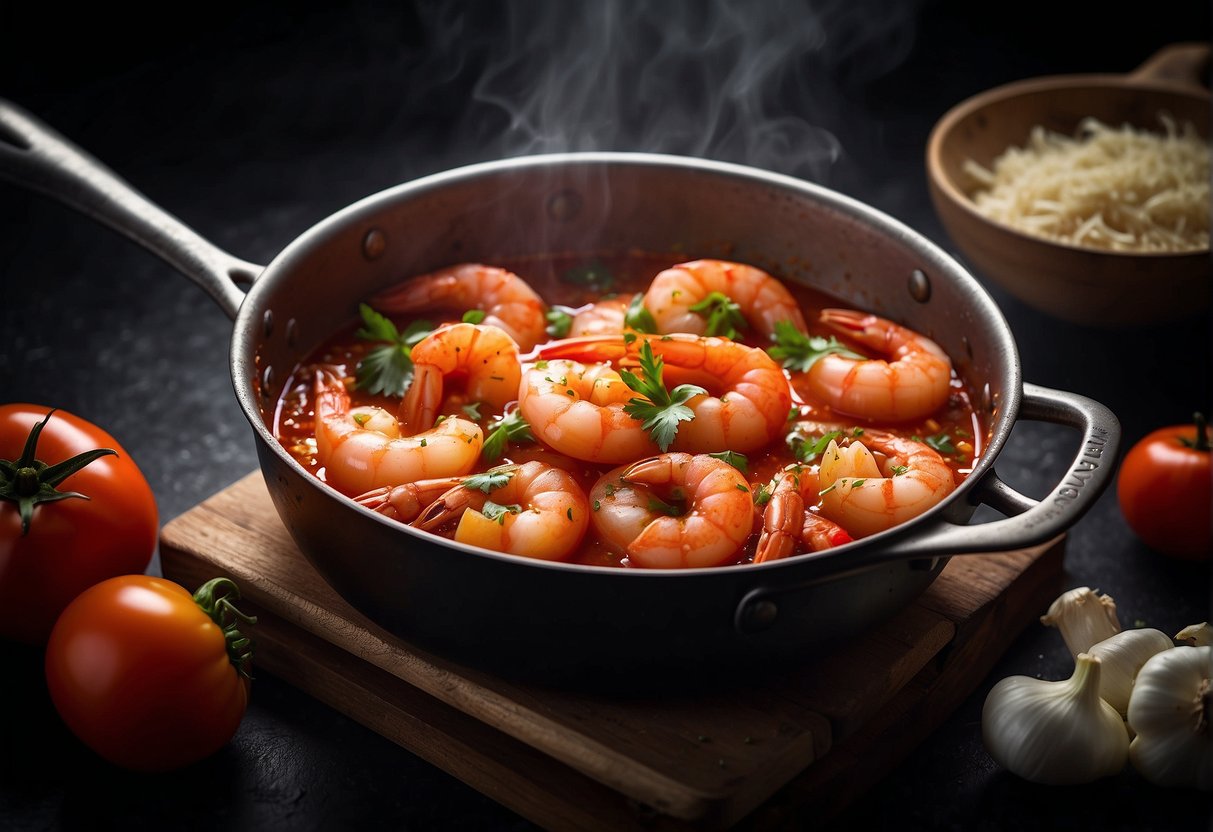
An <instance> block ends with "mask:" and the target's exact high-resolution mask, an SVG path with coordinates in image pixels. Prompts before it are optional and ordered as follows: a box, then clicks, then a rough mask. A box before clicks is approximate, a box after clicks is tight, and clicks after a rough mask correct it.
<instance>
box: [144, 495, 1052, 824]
mask: <svg viewBox="0 0 1213 832" xmlns="http://www.w3.org/2000/svg"><path fill="white" fill-rule="evenodd" d="M1063 549H1064V537H1059V538H1057V539H1055V540H1053V541H1051V542H1049V543H1048V544H1045V545H1042V546H1039V547H1035V548H1032V549H1028V550H1022V551H1016V552H1010V553H1003V554H990V555H982V556H980V557H956V558H953V559H952V560H951V561H950V562H949V563H948V565H947V567H946V568H945V569H944V570H943V572H942V573H941V574H940V576H939V578H937V579H936V580H935V582H934V583H933V584H932V585H931V586H930V587H929V588H928V590H927V591H926V592H925V593H924V594H923V595H922V596H921V597H920V598H919V599H918V600H917V601H915V603H913V604H911V605H910V606H909V607H907V608H906V609H905V610H903V611H901V612H900V613H898V614H897V615H896V617H894V619H892V620H891V621H889V622H888V623H886V624H885V625H883V626H881V627H879V628H878V629H876V630H874V631H873V632H871V633H869V634H868V635H866V636H864V637H863V638H861V639H859V640H856V641H854V642H851V643H848V644H845V645H842V646H840V649H839V650H838V651H837V652H836V653H834V654H832V655H828V656H825V657H818V658H816V659H814V660H812V661H811V662H806V663H804V664H801V665H799V666H789V667H788V668H787V670H786V673H780V674H772V675H770V676H767V677H764V678H762V679H758V680H754V683H753V684H752V685H746V686H742V687H734V688H732V689H727V690H719V691H712V690H705V691H702V692H698V693H695V694H693V695H692V694H679V695H677V696H669V695H666V696H652V697H642V696H630V697H627V698H619V697H610V696H606V695H601V694H598V695H596V694H593V693H584V692H582V693H578V692H572V691H567V690H556V689H549V688H545V687H541V686H533V685H526V684H519V683H515V682H510V681H506V680H503V679H500V678H498V677H495V676H492V675H490V674H486V673H483V672H480V671H477V670H474V669H471V668H468V667H463V666H460V665H456V664H453V663H451V662H448V661H445V660H444V659H442V658H441V657H438V656H435V655H432V654H429V653H426V652H425V651H423V650H420V649H418V648H416V647H414V646H413V645H411V644H409V643H407V642H405V641H403V640H401V639H399V638H396V637H395V636H393V635H391V634H389V633H387V632H386V631H384V630H382V629H381V628H379V627H378V626H376V625H375V624H373V623H372V622H371V621H369V620H368V619H366V618H365V617H364V616H362V615H361V614H360V613H358V612H357V611H355V610H354V609H353V608H351V607H350V606H349V605H348V604H346V603H345V602H344V601H343V600H342V599H341V598H339V597H338V596H337V595H336V593H335V592H334V591H333V590H332V589H331V588H330V587H329V586H328V585H327V584H326V583H325V582H324V581H323V580H322V579H321V578H320V576H319V575H318V574H317V573H316V571H315V570H314V569H313V568H312V567H311V566H310V564H309V563H308V562H307V560H306V559H305V558H304V556H303V555H302V554H301V553H300V552H299V550H298V549H297V548H296V546H295V545H294V542H293V541H292V540H291V538H290V537H289V535H288V534H287V532H286V530H285V528H284V527H283V525H282V523H281V522H280V521H279V519H278V515H277V514H276V513H275V511H274V508H273V505H272V503H271V501H270V497H269V494H268V492H267V490H266V486H265V483H264V481H263V480H262V478H261V474H260V473H253V474H250V475H248V476H247V477H245V478H244V479H242V480H240V481H238V482H236V483H235V484H233V485H232V486H230V487H228V488H227V489H225V490H223V491H221V492H220V493H218V494H216V495H214V496H213V497H211V498H209V499H207V500H206V501H204V502H203V503H201V504H200V505H198V506H196V507H195V508H193V509H191V510H190V511H188V512H186V513H185V514H183V515H181V516H180V517H177V518H176V519H174V520H172V521H171V522H169V523H168V524H166V525H165V526H164V528H163V530H162V533H161V551H160V556H161V564H162V568H163V572H164V575H165V576H166V577H168V578H170V579H172V580H175V581H178V582H179V583H181V584H184V585H185V586H186V587H188V588H190V589H193V588H196V587H197V586H198V585H200V584H201V583H203V582H204V581H206V580H208V579H210V578H213V577H216V576H218V575H227V576H230V577H231V578H233V579H234V580H235V581H236V582H237V583H238V584H239V586H240V587H241V590H242V593H243V596H244V599H245V601H244V602H242V604H241V606H242V608H244V607H247V608H248V609H249V611H250V612H253V613H255V614H256V615H257V616H258V619H259V620H258V622H257V624H256V625H255V626H254V627H253V628H251V630H252V632H251V635H252V637H253V639H254V641H255V645H256V656H255V666H256V667H257V668H258V669H260V670H262V671H268V672H270V673H273V674H275V675H277V676H279V677H280V678H282V679H284V680H286V681H287V682H289V683H291V684H293V685H296V686H297V687H299V688H300V689H302V690H304V691H306V692H307V693H309V694H311V695H313V696H315V697H316V698H317V699H319V700H320V701H322V702H325V703H327V704H328V705H330V706H331V707H333V708H335V709H337V710H338V711H341V712H342V713H344V714H347V715H348V716H350V717H351V718H353V719H354V720H356V721H358V722H360V723H362V724H363V725H366V726H367V727H369V728H371V729H372V730H374V731H377V732H378V733H380V734H382V735H383V736H384V737H386V738H388V739H390V740H392V741H393V742H396V743H398V744H399V745H401V746H403V747H405V748H407V749H408V750H410V751H412V752H413V753H415V754H417V755H418V756H420V757H422V758H424V759H425V760H427V761H429V762H430V763H432V764H434V765H435V766H438V767H439V768H442V769H443V770H445V771H447V772H449V773H450V774H452V775H453V776H455V777H458V778H459V779H461V780H463V781H464V782H466V783H468V784H469V785H471V786H472V787H474V788H476V789H478V790H480V791H481V792H483V793H485V794H487V795H488V796H490V797H492V798H494V799H495V800H497V801H499V802H500V803H502V804H503V805H505V806H507V807H509V808H510V809H512V810H514V811H516V812H518V813H519V814H521V815H523V816H525V817H527V818H529V819H531V820H533V821H534V822H535V823H537V824H539V825H540V826H544V827H546V828H549V829H578V830H594V829H602V830H620V829H625V830H626V829H642V828H643V829H648V830H653V829H658V830H660V829H683V828H696V829H720V828H728V827H733V826H736V825H738V824H739V823H740V824H741V825H743V826H745V827H747V828H752V829H758V828H763V827H766V826H777V825H782V824H784V823H786V822H787V820H788V818H789V817H794V816H799V815H801V814H803V813H805V812H808V813H811V814H810V815H809V816H811V817H813V818H815V819H817V820H821V819H823V818H827V817H829V816H831V815H832V814H835V813H837V812H838V811H839V810H840V809H842V808H843V807H845V806H846V805H847V804H848V803H849V802H850V801H852V800H853V799H854V798H856V797H857V796H859V795H861V794H862V793H863V791H864V790H865V789H867V788H868V787H870V786H871V785H873V784H874V783H875V782H876V781H878V780H879V779H880V778H881V777H882V776H884V774H886V773H887V772H888V771H889V770H890V769H892V768H893V767H894V766H895V765H896V764H897V763H898V762H899V761H900V760H901V759H903V758H904V757H905V755H906V754H908V753H909V752H910V751H911V750H912V749H913V748H914V747H915V746H916V745H917V744H918V743H919V742H920V741H921V740H922V739H923V738H924V737H925V736H927V734H928V733H929V732H930V731H931V730H933V729H934V728H935V727H937V726H938V725H939V724H940V723H941V722H942V721H943V720H944V719H945V718H946V717H947V716H948V714H949V713H951V711H952V710H953V709H954V708H955V707H956V706H957V705H958V704H959V703H960V702H961V701H962V700H963V699H964V698H965V697H966V696H967V695H968V694H969V693H971V692H972V690H973V689H974V688H975V687H976V686H977V684H978V683H979V682H980V681H981V680H982V678H984V676H985V675H986V674H987V673H988V672H989V670H990V668H991V667H992V666H993V664H994V663H995V661H996V660H997V659H998V657H999V656H1000V655H1001V654H1002V653H1003V652H1004V651H1005V650H1006V648H1007V647H1008V646H1009V645H1010V643H1011V642H1012V641H1013V640H1014V638H1015V637H1016V636H1017V635H1018V634H1019V633H1020V632H1022V630H1023V629H1024V628H1025V627H1026V626H1027V625H1029V624H1030V623H1033V622H1035V621H1036V620H1037V618H1038V616H1039V615H1040V614H1041V613H1042V612H1043V611H1044V610H1045V609H1046V608H1047V607H1048V605H1049V603H1050V602H1051V601H1052V600H1053V599H1054V598H1056V597H1057V595H1058V594H1060V592H1061V588H1062V556H1063ZM253 695H254V697H255V696H256V690H255V688H254V694H253Z"/></svg>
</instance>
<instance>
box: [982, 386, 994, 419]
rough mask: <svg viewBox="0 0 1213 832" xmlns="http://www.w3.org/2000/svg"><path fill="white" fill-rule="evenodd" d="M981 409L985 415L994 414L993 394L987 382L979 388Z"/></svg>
mask: <svg viewBox="0 0 1213 832" xmlns="http://www.w3.org/2000/svg"><path fill="white" fill-rule="evenodd" d="M981 409H982V410H984V411H985V412H986V413H993V412H994V393H993V391H992V390H990V382H988V381H987V382H986V383H985V384H983V385H982V386H981Z"/></svg>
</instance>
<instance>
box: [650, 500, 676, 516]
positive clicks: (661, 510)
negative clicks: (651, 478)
mask: <svg viewBox="0 0 1213 832" xmlns="http://www.w3.org/2000/svg"><path fill="white" fill-rule="evenodd" d="M649 511H652V512H656V513H657V514H668V515H669V516H670V517H681V516H682V514H683V511H682V509H680V508H679V507H678V506H676V505H673V504H672V503H667V502H666V501H665V500H661V499H658V498H657V497H652V496H650V497H649Z"/></svg>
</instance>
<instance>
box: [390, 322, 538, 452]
mask: <svg viewBox="0 0 1213 832" xmlns="http://www.w3.org/2000/svg"><path fill="white" fill-rule="evenodd" d="M412 357H413V381H412V383H411V384H410V385H409V389H408V390H407V391H406V392H405V394H404V399H403V400H402V401H401V402H400V410H399V413H398V416H399V418H400V423H401V425H402V426H403V427H404V428H405V430H406V432H408V433H416V432H418V431H421V430H426V429H428V428H430V427H432V426H433V424H434V420H435V419H437V418H438V415H439V412H440V410H441V407H442V401H443V393H444V391H445V389H446V385H445V380H446V378H447V377H448V376H451V375H455V374H459V375H464V376H466V378H467V387H466V391H467V392H466V394H467V397H468V398H469V399H470V400H472V401H482V402H488V403H489V404H490V405H493V406H494V407H504V406H505V405H506V404H508V403H509V402H512V401H514V399H516V398H517V397H518V382H519V379H520V378H521V377H522V367H521V365H520V364H519V363H518V344H517V343H515V341H514V339H513V338H511V337H510V336H509V335H507V334H506V332H505V331H504V330H503V329H501V328H500V327H496V326H489V325H488V324H462V323H461V324H449V325H447V326H442V327H439V328H438V329H436V330H434V331H433V332H431V333H430V334H429V335H427V336H426V337H425V338H423V339H422V340H421V341H419V342H417V344H416V346H414V347H413V350H412Z"/></svg>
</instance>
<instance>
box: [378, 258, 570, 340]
mask: <svg viewBox="0 0 1213 832" xmlns="http://www.w3.org/2000/svg"><path fill="white" fill-rule="evenodd" d="M370 305H371V306H372V307H374V308H375V309H377V310H379V311H380V312H385V313H386V312H397V313H417V312H422V311H423V310H429V309H433V308H435V307H452V308H455V309H457V310H459V312H460V313H463V312H466V311H467V310H469V309H480V310H483V311H484V313H485V318H484V320H483V321H481V323H484V324H488V325H490V326H496V327H500V328H501V329H503V330H505V332H506V334H507V335H509V336H510V337H511V338H513V339H514V340H515V341H517V342H518V346H519V347H520V348H521V349H523V350H529V349H532V348H533V347H534V346H535V345H536V344H538V343H539V342H540V341H543V340H545V338H546V337H547V318H546V317H545V315H546V313H547V305H546V304H545V303H544V302H543V298H541V297H539V295H538V294H537V293H536V292H535V290H534V289H532V288H531V287H530V286H529V285H528V284H527V282H526V281H525V280H523V279H522V278H521V277H519V276H518V275H516V274H514V273H513V272H511V271H507V270H505V269H502V268H498V267H496V266H486V265H483V264H480V263H463V264H460V265H458V266H451V267H449V268H445V269H440V270H438V271H436V272H431V273H429V274H426V275H421V276H420V277H414V278H412V279H411V280H406V281H404V282H403V283H400V284H397V285H396V286H392V287H390V288H389V289H387V290H385V291H383V292H380V293H379V294H377V295H375V296H374V297H373V298H371V300H370Z"/></svg>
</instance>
